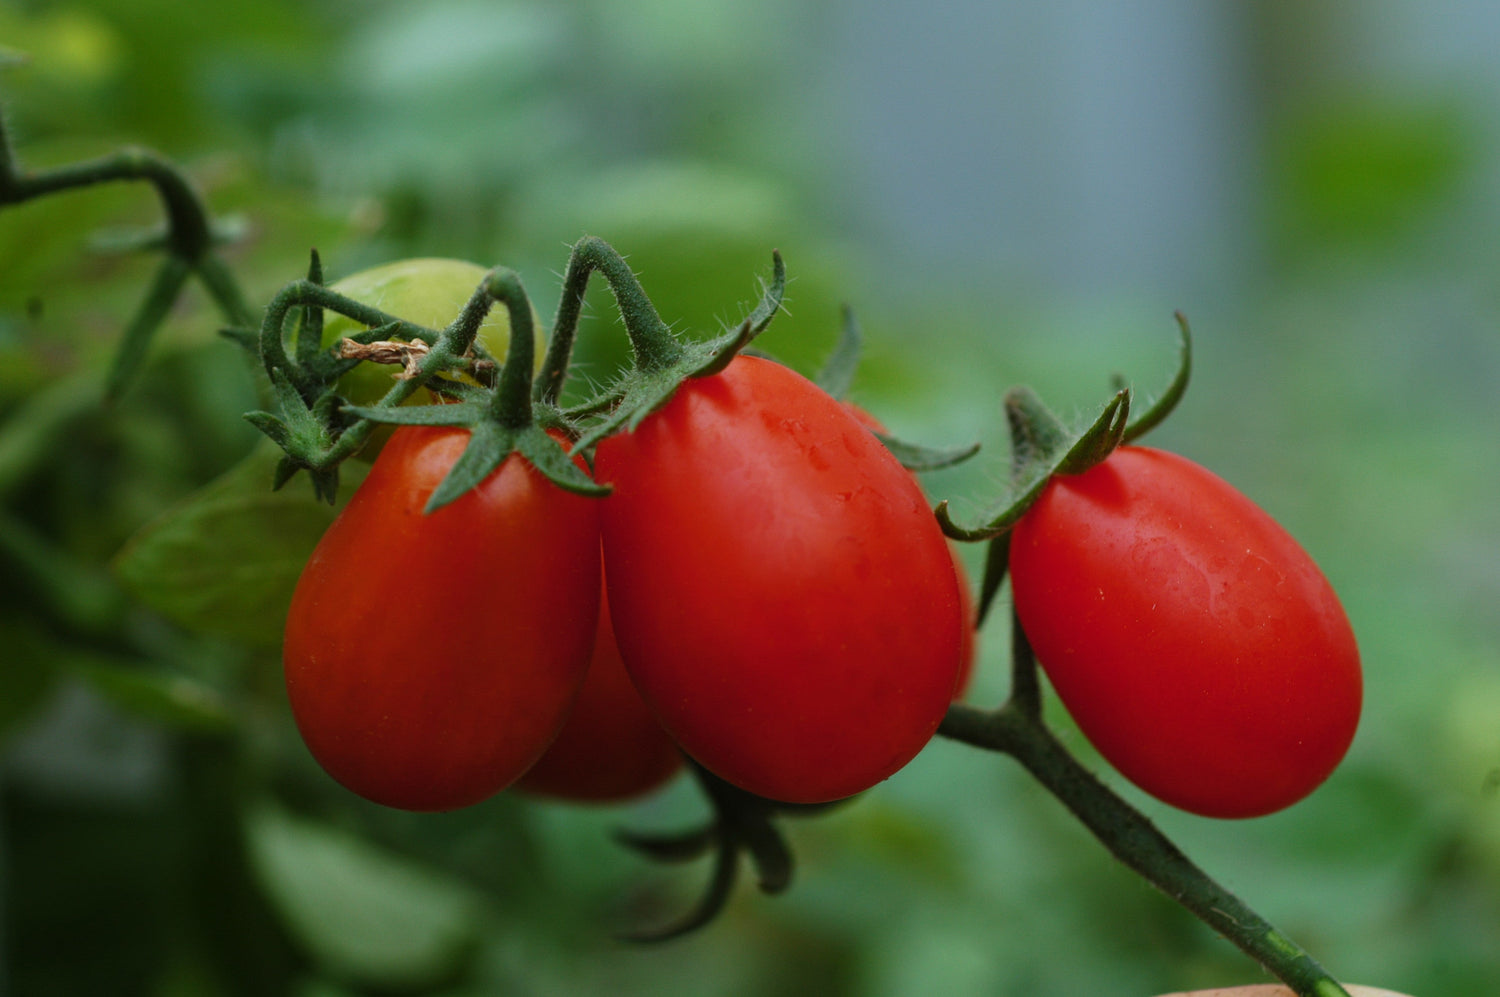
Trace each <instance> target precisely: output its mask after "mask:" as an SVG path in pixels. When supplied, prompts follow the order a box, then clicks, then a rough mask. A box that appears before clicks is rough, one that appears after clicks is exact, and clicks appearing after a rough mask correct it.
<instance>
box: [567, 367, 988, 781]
mask: <svg viewBox="0 0 1500 997" xmlns="http://www.w3.org/2000/svg"><path fill="white" fill-rule="evenodd" d="M595 474H596V477H597V478H598V479H599V480H600V481H607V482H610V483H612V484H613V485H614V493H613V494H612V495H611V496H610V497H609V498H607V499H605V500H604V502H603V505H604V509H603V511H602V526H603V536H604V559H605V578H606V580H607V583H608V586H609V600H610V605H611V607H612V610H613V619H614V624H615V631H616V636H617V637H618V639H619V643H620V652H621V654H622V656H623V657H624V659H625V663H626V666H627V668H628V669H629V670H630V674H631V677H632V678H633V679H634V680H635V684H636V687H637V688H638V689H639V690H640V691H641V694H642V696H643V697H644V698H645V699H646V701H647V703H648V705H649V706H650V707H651V709H652V711H653V712H654V713H655V714H656V716H657V718H658V719H659V720H660V721H661V723H662V725H663V726H664V727H665V728H666V729H667V732H668V733H669V734H670V735H671V736H672V737H673V738H674V739H675V740H676V741H677V743H678V744H680V745H681V746H682V747H683V749H684V750H685V751H687V752H688V753H689V754H691V755H692V756H693V757H694V758H695V759H697V760H698V761H699V762H701V763H702V764H703V765H704V766H705V767H707V768H708V769H710V770H711V771H713V772H714V773H715V774H717V775H718V776H720V777H721V778H723V779H725V780H727V781H729V782H731V783H734V784H735V785H738V786H740V787H741V788H743V789H746V790H749V791H750V792H752V793H756V794H759V795H761V796H765V797H769V798H771V799H776V800H783V801H786V802H792V803H814V802H824V801H829V800H834V799H840V798H843V797H846V796H850V795H853V794H855V793H858V792H860V791H862V790H864V789H868V788H869V787H870V786H872V785H874V784H876V783H878V782H880V781H881V780H883V779H885V778H887V777H888V776H890V775H891V774H892V773H894V772H895V771H897V770H898V769H900V768H901V767H902V766H903V765H905V764H906V763H907V762H908V761H910V760H911V758H912V757H913V756H915V755H916V753H917V752H918V751H920V750H921V748H922V746H923V745H925V744H926V743H927V741H928V740H929V739H930V738H931V737H932V735H933V733H934V731H935V730H936V729H937V725H938V724H939V723H940V722H941V720H942V718H943V714H944V712H945V711H946V709H947V707H948V704H949V703H950V702H951V700H952V698H953V692H954V688H955V685H956V682H957V677H958V675H957V672H958V661H959V653H960V651H959V644H960V641H961V639H962V637H961V623H960V613H961V609H960V602H959V593H958V584H957V579H956V577H955V575H954V571H953V562H952V560H951V558H950V555H949V552H948V548H947V545H946V542H945V540H944V538H943V536H942V533H941V531H940V530H939V529H938V527H937V524H936V520H935V518H934V517H933V515H932V512H931V510H930V509H929V508H928V507H927V503H926V500H925V499H924V498H923V496H922V493H921V489H920V488H918V487H917V484H916V482H915V481H914V480H913V478H912V476H911V474H910V473H908V472H907V471H906V469H905V468H903V467H901V465H900V464H899V463H897V462H896V460H895V458H894V457H892V456H891V455H890V453H889V452H888V451H887V450H886V449H885V447H884V446H882V445H881V444H880V442H879V441H878V440H877V439H875V437H874V436H872V435H871V434H870V433H869V432H868V431H867V430H866V429H865V428H864V427H863V426H861V425H860V424H859V423H858V422H857V421H856V420H855V419H854V417H853V416H851V415H850V414H849V413H848V412H847V411H845V410H844V409H843V407H842V406H841V405H840V404H839V403H838V402H836V401H834V400H833V399H832V398H830V397H829V396H828V395H827V394H825V393H824V392H823V391H822V390H821V389H819V388H817V387H816V386H815V385H813V384H812V382H810V381H808V380H806V379H805V378H803V377H801V376H800V375H798V374H796V373H794V372H793V371H790V370H788V369H787V368H785V367H782V366H780V365H779V364H775V363H773V362H771V361H767V360H762V359H759V358H753V357H738V358H736V359H735V360H734V361H732V362H731V363H730V364H729V366H728V367H727V368H726V369H725V370H724V371H723V372H722V373H720V374H717V375H715V376H712V377H706V378H698V379H693V380H689V381H687V382H686V383H684V384H683V385H682V386H681V387H680V388H679V389H678V391H677V393H676V394H675V395H674V396H673V397H672V399H671V400H670V401H669V402H668V403H667V404H666V405H665V406H663V407H662V408H661V409H660V410H659V411H657V412H655V413H653V414H652V415H651V416H649V417H648V418H647V419H646V420H645V421H643V422H642V423H641V425H640V426H639V427H638V428H637V429H636V430H635V431H634V432H630V433H622V434H619V435H616V436H612V437H609V438H608V439H605V440H604V441H602V442H601V443H600V444H599V447H598V451H597V456H596V460H595Z"/></svg>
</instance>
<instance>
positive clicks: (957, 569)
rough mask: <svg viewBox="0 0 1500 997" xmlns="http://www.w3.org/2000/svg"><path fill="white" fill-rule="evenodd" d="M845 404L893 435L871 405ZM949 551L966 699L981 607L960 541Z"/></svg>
mask: <svg viewBox="0 0 1500 997" xmlns="http://www.w3.org/2000/svg"><path fill="white" fill-rule="evenodd" d="M841 404H842V405H843V406H844V408H845V409H846V410H847V411H848V412H849V414H850V415H852V416H854V418H856V419H858V420H859V422H860V424H861V425H863V426H865V427H866V428H867V429H870V430H873V431H874V432H877V433H880V434H882V435H887V436H888V435H890V432H889V430H887V429H886V428H885V425H884V424H883V423H882V422H881V421H880V420H879V419H877V418H875V417H874V416H873V415H871V414H870V412H869V411H868V410H867V409H864V408H862V407H860V406H858V405H856V404H854V403H853V402H850V401H844V402H842V403H841ZM948 552H949V553H950V554H951V555H953V571H954V574H955V575H957V577H958V595H959V599H960V601H961V603H962V609H963V613H962V616H963V639H962V641H961V643H960V645H959V653H958V661H959V665H958V683H957V684H956V685H955V686H954V687H953V698H954V699H963V698H964V694H965V693H967V692H968V691H969V682H970V681H971V680H972V679H973V677H974V659H975V658H976V657H977V656H978V654H979V630H978V626H979V615H978V614H979V610H978V607H976V606H975V604H974V591H973V589H972V588H971V587H970V585H969V574H968V572H967V571H965V570H964V563H963V561H962V560H961V559H960V558H959V556H958V547H957V545H956V544H953V543H951V542H950V543H949V544H948Z"/></svg>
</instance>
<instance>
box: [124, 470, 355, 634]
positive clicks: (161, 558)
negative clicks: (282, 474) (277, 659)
mask: <svg viewBox="0 0 1500 997" xmlns="http://www.w3.org/2000/svg"><path fill="white" fill-rule="evenodd" d="M280 455H281V451H280V450H278V449H277V448H276V447H275V446H272V445H270V444H266V445H263V446H261V447H259V448H257V449H256V450H255V451H254V452H253V453H251V455H250V456H249V457H247V458H245V459H244V460H243V461H241V462H240V463H239V464H237V465H235V466H234V467H233V468H231V469H230V470H229V471H227V472H225V474H224V475H222V476H221V477H220V478H218V479H217V480H216V481H213V482H211V483H210V484H209V485H208V486H206V487H205V488H204V489H203V490H202V491H200V492H198V493H197V494H196V495H194V496H192V497H191V498H189V499H188V500H187V501H185V502H184V503H183V504H181V505H179V506H178V507H177V508H175V509H174V510H172V511H170V512H168V513H167V514H166V515H165V516H163V517H162V518H161V519H158V520H157V521H156V522H154V523H152V524H150V525H149V526H147V527H146V528H145V529H143V530H141V532H140V533H138V534H136V535H135V536H134V537H133V538H131V540H130V542H129V543H128V544H126V546H125V548H124V549H123V550H122V551H120V553H119V555H118V556H117V557H116V558H115V562H114V570H115V574H116V576H117V577H118V578H119V580H120V583H121V584H122V585H123V586H124V587H125V588H126V589H127V590H128V591H129V592H131V593H132V594H133V595H135V596H136V597H137V598H139V599H140V600H141V601H143V602H145V603H146V604H147V605H149V606H151V607H152V608H153V609H155V610H157V611H158V612H160V613H162V614H163V615H165V616H167V617H168V618H170V619H172V620H173V621H175V622H177V623H179V624H181V625H182V626H184V627H186V628H188V629H189V630H193V631H196V632H198V633H204V634H209V635H211V636H215V637H224V638H228V639H231V640H237V641H241V642H243V643H246V644H250V645H253V646H256V647H275V646H277V645H278V644H280V642H281V631H282V626H283V623H284V622H285V619H286V611H287V606H288V604H289V603H290V602H291V598H292V591H293V589H295V588H296V585H297V578H298V576H299V575H300V574H301V573H302V566H303V565H304V564H305V563H307V559H308V557H309V556H310V555H311V554H312V551H313V548H314V547H315V546H317V543H318V540H319V538H320V537H322V535H323V531H324V530H326V529H327V528H328V524H329V523H331V522H332V521H333V518H334V516H335V515H336V512H337V510H336V509H334V508H330V507H329V506H328V505H326V504H325V503H323V502H320V501H319V500H318V499H317V498H316V497H315V496H314V495H313V493H312V489H311V488H310V487H309V486H308V483H307V481H306V479H305V478H300V479H296V480H293V481H292V482H290V483H289V484H288V485H287V486H286V487H285V488H283V489H282V490H281V491H278V492H273V491H272V490H271V481H272V477H273V475H274V473H275V469H276V464H277V462H278V461H279V459H280ZM365 470H366V465H364V464H362V463H360V462H359V461H351V462H349V463H348V464H346V465H345V467H344V471H345V473H346V475H347V477H348V478H350V479H353V480H351V481H348V482H347V484H348V485H349V486H350V487H346V488H344V489H342V493H343V494H344V495H345V496H346V497H347V496H348V495H349V494H351V493H352V492H353V490H354V486H357V485H358V483H359V481H360V480H362V479H363V475H364V473H365Z"/></svg>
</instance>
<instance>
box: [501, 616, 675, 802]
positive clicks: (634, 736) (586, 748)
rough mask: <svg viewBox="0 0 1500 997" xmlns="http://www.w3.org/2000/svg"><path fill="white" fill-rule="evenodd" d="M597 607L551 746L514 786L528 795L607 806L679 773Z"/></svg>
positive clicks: (671, 751)
mask: <svg viewBox="0 0 1500 997" xmlns="http://www.w3.org/2000/svg"><path fill="white" fill-rule="evenodd" d="M608 603H609V600H608V597H607V596H605V597H603V599H602V600H601V602H600V604H599V634H598V637H597V638H595V640H594V656H593V658H592V659H591V660H590V661H589V668H588V674H587V676H585V678H584V680H583V688H582V689H581V690H579V693H578V699H577V701H576V702H575V703H574V704H573V711H572V713H570V714H569V715H568V720H567V723H565V724H564V725H563V729H562V732H561V733H559V734H558V735H557V740H555V741H553V742H552V746H551V747H550V748H548V749H547V753H546V754H544V755H543V756H542V757H541V760H540V761H538V762H537V763H536V764H535V765H533V766H532V767H531V770H530V771H528V772H527V773H526V774H525V775H524V776H522V777H521V779H520V781H519V782H517V783H516V788H517V789H519V790H522V791H524V792H526V793H530V794H533V795H536V796H550V797H553V798H556V799H560V800H575V801H578V802H583V803H613V802H618V801H621V800H628V799H631V798H633V797H636V796H641V795H644V794H646V793H649V792H650V791H651V790H653V789H656V788H657V787H658V786H661V785H662V784H663V783H665V782H666V781H667V780H668V779H670V778H672V776H674V775H676V774H677V772H678V770H680V769H681V768H682V752H680V751H678V750H677V745H676V744H675V743H673V741H672V739H671V738H670V737H668V736H667V732H666V731H664V730H662V729H661V724H659V723H657V722H656V718H655V717H653V716H652V715H651V711H650V710H649V709H647V708H646V704H645V702H643V701H642V700H641V694H640V693H638V692H636V691H635V685H634V684H633V683H632V682H631V681H630V675H629V673H628V672H626V671H625V662H624V661H623V660H621V658H620V648H619V645H618V644H616V642H615V632H614V627H613V626H611V624H610V617H609V604H608Z"/></svg>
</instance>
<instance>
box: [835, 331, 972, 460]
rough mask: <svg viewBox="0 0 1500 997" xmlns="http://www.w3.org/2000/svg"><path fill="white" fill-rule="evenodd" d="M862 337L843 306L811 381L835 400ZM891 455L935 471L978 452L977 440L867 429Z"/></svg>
mask: <svg viewBox="0 0 1500 997" xmlns="http://www.w3.org/2000/svg"><path fill="white" fill-rule="evenodd" d="M863 343H864V337H863V336H862V335H861V333H860V331H859V322H858V321H857V320H856V319H855V317H854V309H853V308H851V307H849V306H848V305H844V307H843V322H842V323H841V324H840V325H839V338H838V341H837V342H835V343H834V344H833V352H832V353H830V354H829V355H828V359H827V360H826V361H824V364H823V369H822V370H820V371H819V372H818V373H817V376H815V377H814V378H813V383H814V384H816V385H817V386H818V387H820V388H822V389H823V390H824V391H826V392H827V393H828V395H829V397H831V398H833V399H834V400H835V401H840V402H842V401H846V400H847V398H848V395H849V390H850V389H851V388H852V387H853V386H854V374H855V372H856V371H857V370H858V369H859V358H860V353H861V348H862V346H863ZM871 432H872V433H874V434H875V438H876V439H878V440H879V441H880V442H881V443H882V444H884V445H885V448H886V449H887V450H889V451H890V452H891V455H892V456H893V457H895V458H896V460H897V461H898V462H899V463H900V464H901V466H902V467H904V468H906V469H907V470H908V471H916V472H921V471H937V470H941V469H942V468H945V467H952V466H954V465H955V464H961V463H963V462H964V461H966V460H968V459H969V458H970V457H972V456H974V455H975V454H976V453H978V452H979V444H978V443H971V444H969V445H968V446H963V447H944V448H937V447H928V446H923V445H921V444H919V443H908V442H906V441H905V440H901V439H898V438H896V437H894V436H891V435H890V434H889V433H883V432H880V431H879V430H874V429H872V430H871Z"/></svg>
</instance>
